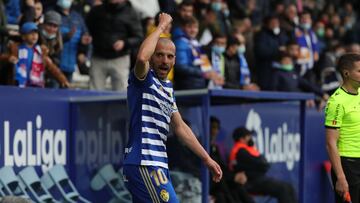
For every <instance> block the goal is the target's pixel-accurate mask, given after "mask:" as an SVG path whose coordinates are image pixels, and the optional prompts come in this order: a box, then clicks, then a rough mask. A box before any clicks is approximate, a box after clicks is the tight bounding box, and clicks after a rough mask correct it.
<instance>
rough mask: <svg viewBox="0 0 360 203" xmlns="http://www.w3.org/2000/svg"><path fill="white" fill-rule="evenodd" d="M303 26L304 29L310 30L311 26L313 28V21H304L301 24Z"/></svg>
mask: <svg viewBox="0 0 360 203" xmlns="http://www.w3.org/2000/svg"><path fill="white" fill-rule="evenodd" d="M301 27H302V28H303V29H304V30H310V28H311V23H302V24H301Z"/></svg>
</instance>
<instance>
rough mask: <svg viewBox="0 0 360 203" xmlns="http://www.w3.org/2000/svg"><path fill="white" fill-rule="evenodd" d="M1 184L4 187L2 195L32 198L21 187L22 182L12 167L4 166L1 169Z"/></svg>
mask: <svg viewBox="0 0 360 203" xmlns="http://www.w3.org/2000/svg"><path fill="white" fill-rule="evenodd" d="M0 183H1V185H2V187H3V188H2V189H3V190H2V191H1V193H2V194H1V195H3V196H5V195H13V196H18V197H22V198H25V199H30V197H29V196H28V195H27V194H26V192H25V189H24V188H23V187H22V186H21V184H20V181H19V179H18V177H17V176H16V174H15V172H14V170H13V168H12V167H10V166H4V167H2V168H1V169H0ZM4 193H6V194H4Z"/></svg>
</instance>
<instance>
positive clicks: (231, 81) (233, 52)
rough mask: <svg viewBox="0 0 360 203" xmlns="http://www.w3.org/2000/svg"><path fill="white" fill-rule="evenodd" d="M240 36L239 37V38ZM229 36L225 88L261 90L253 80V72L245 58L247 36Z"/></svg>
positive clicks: (226, 53) (226, 52)
mask: <svg viewBox="0 0 360 203" xmlns="http://www.w3.org/2000/svg"><path fill="white" fill-rule="evenodd" d="M238 38H239V39H238ZM238 38H236V37H229V38H228V44H227V48H226V51H225V54H224V55H225V57H224V58H225V85H224V87H225V88H231V89H244V90H253V91H256V90H259V87H258V86H257V85H256V84H254V83H252V82H251V73H250V69H249V66H248V63H247V61H246V58H245V55H244V54H245V51H246V48H245V38H244V37H243V36H242V35H240V36H239V37H238Z"/></svg>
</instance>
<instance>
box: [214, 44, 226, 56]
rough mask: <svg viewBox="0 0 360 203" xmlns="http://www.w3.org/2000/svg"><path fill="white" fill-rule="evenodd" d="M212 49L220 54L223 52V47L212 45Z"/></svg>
mask: <svg viewBox="0 0 360 203" xmlns="http://www.w3.org/2000/svg"><path fill="white" fill-rule="evenodd" d="M212 51H213V52H215V53H216V54H222V53H224V52H225V47H221V46H217V45H214V46H212Z"/></svg>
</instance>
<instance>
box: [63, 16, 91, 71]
mask: <svg viewBox="0 0 360 203" xmlns="http://www.w3.org/2000/svg"><path fill="white" fill-rule="evenodd" d="M59 13H61V27H60V32H61V34H62V36H63V39H64V48H63V50H62V53H61V57H60V59H61V60H60V69H61V70H62V71H64V72H68V73H72V72H74V71H75V65H76V58H77V53H78V48H79V45H80V43H81V36H82V35H83V34H84V33H85V32H87V27H86V25H85V22H84V19H83V17H82V16H81V15H80V14H79V13H77V12H76V11H71V12H70V14H69V15H68V16H67V15H65V14H64V13H62V12H61V11H59ZM73 27H75V28H76V32H75V33H74V34H73V36H72V37H71V38H70V39H69V37H67V34H68V33H69V32H70V31H71V29H72V28H73Z"/></svg>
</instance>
